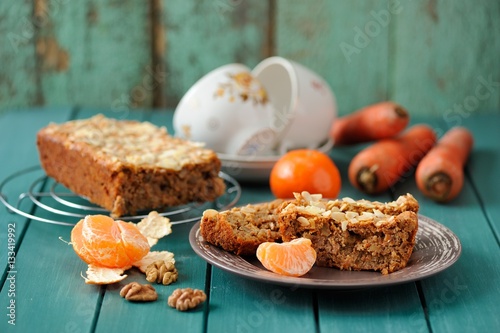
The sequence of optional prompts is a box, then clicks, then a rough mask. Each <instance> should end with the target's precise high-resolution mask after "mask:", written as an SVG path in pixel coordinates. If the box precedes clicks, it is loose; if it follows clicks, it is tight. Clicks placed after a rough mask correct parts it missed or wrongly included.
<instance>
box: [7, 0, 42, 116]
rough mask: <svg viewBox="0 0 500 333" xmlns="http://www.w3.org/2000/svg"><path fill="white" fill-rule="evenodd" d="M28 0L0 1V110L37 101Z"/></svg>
mask: <svg viewBox="0 0 500 333" xmlns="http://www.w3.org/2000/svg"><path fill="white" fill-rule="evenodd" d="M32 13H33V7H32V3H31V1H16V2H15V3H12V2H10V1H2V2H1V3H0V45H2V47H1V48H0V59H2V66H1V67H0V112H1V111H2V110H7V109H9V108H13V107H17V106H24V105H35V104H38V103H39V102H40V101H39V98H38V91H37V75H36V70H35V66H36V65H35V56H34V55H35V43H34V37H35V29H36V25H37V24H39V22H37V21H34V20H33V18H32Z"/></svg>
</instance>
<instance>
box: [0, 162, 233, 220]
mask: <svg viewBox="0 0 500 333" xmlns="http://www.w3.org/2000/svg"><path fill="white" fill-rule="evenodd" d="M219 176H220V177H221V178H222V179H223V180H224V182H225V184H226V191H225V193H224V194H223V195H221V196H220V197H218V198H217V199H216V200H215V201H214V202H206V203H190V204H186V205H181V206H175V207H169V208H167V209H165V210H163V211H158V213H159V214H160V215H161V216H165V217H168V218H169V219H170V221H171V223H172V224H181V223H188V222H194V221H198V220H200V218H201V215H202V214H203V211H204V210H205V209H209V208H213V209H216V210H225V209H228V208H230V207H232V206H234V205H235V204H236V203H237V202H238V200H239V199H240V196H241V186H240V185H239V184H238V182H237V181H236V180H235V179H234V178H232V177H231V176H229V175H227V174H225V173H223V172H220V173H219ZM27 178H29V181H28V183H30V185H29V186H28V188H27V191H26V192H22V193H19V194H18V195H17V199H16V200H15V203H10V202H9V199H8V198H7V195H6V194H4V189H5V188H8V187H9V186H12V185H15V183H16V182H20V181H23V182H26V180H27ZM17 188H18V187H17ZM0 201H1V202H2V203H3V204H4V205H5V207H6V208H7V210H8V211H9V212H10V213H13V214H18V215H21V216H24V217H26V218H29V219H32V220H36V221H40V222H45V223H52V224H59V225H69V226H73V225H75V224H76V223H77V222H78V221H79V220H80V219H82V218H84V217H85V216H86V215H92V214H109V211H107V210H105V209H104V208H101V207H98V206H96V205H94V204H92V203H90V202H89V201H88V200H87V199H86V198H84V197H82V196H79V195H76V194H74V193H72V192H71V191H69V190H68V189H67V188H66V187H64V186H63V185H61V184H59V183H58V182H56V181H55V180H54V179H52V178H50V177H48V176H47V175H46V174H45V173H44V171H43V170H42V169H41V167H40V166H33V167H30V168H27V169H23V170H20V171H18V172H16V173H13V174H12V175H10V176H8V177H7V178H5V179H4V180H3V181H2V182H1V183H0ZM30 203H31V204H30ZM33 204H34V205H33ZM146 216H147V212H145V213H144V214H139V215H134V216H122V217H120V220H123V221H135V220H140V219H142V218H144V217H146Z"/></svg>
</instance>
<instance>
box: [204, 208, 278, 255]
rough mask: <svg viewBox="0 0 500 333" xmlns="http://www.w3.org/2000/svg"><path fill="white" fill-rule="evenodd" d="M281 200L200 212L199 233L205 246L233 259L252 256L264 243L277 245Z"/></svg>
mask: <svg viewBox="0 0 500 333" xmlns="http://www.w3.org/2000/svg"><path fill="white" fill-rule="evenodd" d="M283 202H284V201H283V200H281V199H276V200H273V201H271V202H265V203H259V204H248V205H246V206H241V207H234V208H232V209H230V210H226V211H222V212H218V211H216V210H214V209H207V210H205V211H204V212H203V216H202V219H201V223H200V232H201V235H202V236H203V238H204V240H205V241H207V242H208V243H210V244H212V245H215V246H218V247H221V248H222V249H224V250H226V251H228V252H232V253H234V254H236V255H255V252H256V251H257V247H258V246H259V245H260V244H261V243H264V242H280V241H281V235H280V233H279V226H278V213H279V208H280V207H281V205H282V204H283Z"/></svg>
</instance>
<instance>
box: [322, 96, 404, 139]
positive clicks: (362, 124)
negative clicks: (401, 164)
mask: <svg viewBox="0 0 500 333" xmlns="http://www.w3.org/2000/svg"><path fill="white" fill-rule="evenodd" d="M409 119H410V116H409V114H408V111H406V109H405V108H403V107H402V106H401V105H399V104H396V103H394V102H390V101H387V102H381V103H377V104H373V105H369V106H367V107H364V108H362V109H360V110H357V111H355V112H354V113H351V114H349V115H346V116H343V117H340V118H338V119H336V120H335V122H334V123H333V124H332V127H331V129H330V137H331V138H332V139H333V142H334V144H335V145H338V146H340V145H349V144H355V143H361V142H368V141H375V140H380V139H386V138H391V137H394V136H396V135H398V134H399V133H400V132H401V131H402V130H403V129H405V128H406V126H407V125H408V121H409Z"/></svg>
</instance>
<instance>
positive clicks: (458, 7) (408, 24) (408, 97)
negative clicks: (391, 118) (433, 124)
mask: <svg viewBox="0 0 500 333" xmlns="http://www.w3.org/2000/svg"><path fill="white" fill-rule="evenodd" d="M401 4H402V5H401V6H402V10H401V14H400V15H398V16H397V18H396V25H395V26H394V31H393V39H394V40H393V42H392V44H393V45H394V50H393V54H394V55H395V59H394V61H393V66H391V68H390V72H391V73H390V74H389V75H390V76H391V86H390V89H391V95H390V98H392V99H394V100H397V101H398V102H400V103H402V104H403V105H405V106H406V107H407V108H408V109H409V110H411V111H412V112H415V113H418V114H422V115H425V114H427V115H431V114H440V115H443V116H444V117H448V118H450V119H451V118H455V117H456V116H457V115H458V116H460V115H461V113H463V114H465V115H467V117H468V116H469V115H470V114H471V113H477V112H481V111H483V112H484V111H488V109H489V110H491V109H492V108H493V109H498V105H499V102H500V89H498V83H499V82H500V68H499V66H500V64H499V63H498V56H497V55H498V53H499V51H500V40H499V39H498V38H495V37H494V36H495V35H498V33H499V32H500V22H499V20H498V19H497V15H498V12H499V11H500V3H499V2H498V1H489V0H483V1H476V2H470V1H465V0H463V1H403V2H401ZM485 82H486V83H485ZM488 82H489V83H488ZM491 82H493V85H492V83H491ZM451 120H452V119H451Z"/></svg>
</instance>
